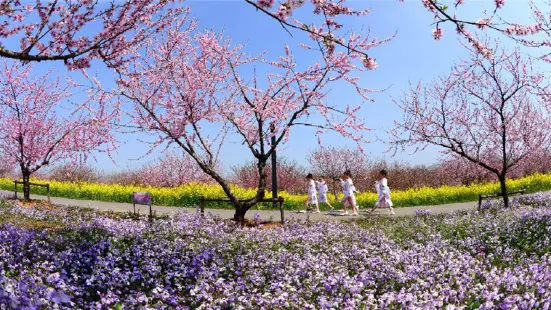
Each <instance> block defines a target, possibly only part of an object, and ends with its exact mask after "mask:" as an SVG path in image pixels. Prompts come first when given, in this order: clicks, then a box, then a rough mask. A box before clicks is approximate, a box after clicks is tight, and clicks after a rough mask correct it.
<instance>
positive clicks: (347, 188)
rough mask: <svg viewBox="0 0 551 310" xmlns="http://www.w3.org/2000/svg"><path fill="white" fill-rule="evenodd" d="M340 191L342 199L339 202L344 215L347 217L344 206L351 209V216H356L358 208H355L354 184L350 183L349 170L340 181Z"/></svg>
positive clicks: (350, 175) (350, 174)
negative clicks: (342, 195)
mask: <svg viewBox="0 0 551 310" xmlns="http://www.w3.org/2000/svg"><path fill="white" fill-rule="evenodd" d="M341 184H342V191H343V194H344V198H343V199H342V200H341V203H342V208H343V209H344V215H348V211H347V208H346V206H347V205H349V206H351V207H352V215H358V208H357V207H356V196H355V195H354V190H355V187H354V182H352V173H350V170H346V171H345V172H344V174H343V178H342V180H341Z"/></svg>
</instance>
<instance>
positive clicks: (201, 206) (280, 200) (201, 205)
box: [199, 196, 285, 224]
mask: <svg viewBox="0 0 551 310" xmlns="http://www.w3.org/2000/svg"><path fill="white" fill-rule="evenodd" d="M239 201H240V202H241V201H246V200H239ZM284 201H285V199H283V197H281V196H279V197H278V198H272V199H262V200H260V201H259V203H260V202H271V203H273V204H276V203H278V204H279V212H280V214H281V224H284V223H285V214H284V212H283V202H284ZM205 202H223V203H231V200H229V199H207V198H204V197H201V198H199V210H200V211H201V216H204V215H205Z"/></svg>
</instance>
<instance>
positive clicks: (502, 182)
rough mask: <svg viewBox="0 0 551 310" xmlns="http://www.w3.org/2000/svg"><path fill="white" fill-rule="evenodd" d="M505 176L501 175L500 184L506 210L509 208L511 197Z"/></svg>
mask: <svg viewBox="0 0 551 310" xmlns="http://www.w3.org/2000/svg"><path fill="white" fill-rule="evenodd" d="M506 182H507V181H506V178H505V174H501V175H499V184H500V186H501V194H502V195H503V206H504V207H505V208H508V207H509V195H508V193H507V183H506Z"/></svg>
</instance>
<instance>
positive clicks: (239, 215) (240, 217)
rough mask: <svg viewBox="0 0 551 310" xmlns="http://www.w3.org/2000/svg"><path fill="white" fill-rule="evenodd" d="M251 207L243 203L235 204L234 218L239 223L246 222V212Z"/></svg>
mask: <svg viewBox="0 0 551 310" xmlns="http://www.w3.org/2000/svg"><path fill="white" fill-rule="evenodd" d="M249 208H250V207H246V206H244V205H242V204H240V205H239V206H235V214H234V215H233V220H234V221H236V222H238V223H244V222H245V214H246V213H247V211H248V210H249Z"/></svg>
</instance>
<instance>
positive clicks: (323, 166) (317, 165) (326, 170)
mask: <svg viewBox="0 0 551 310" xmlns="http://www.w3.org/2000/svg"><path fill="white" fill-rule="evenodd" d="M308 162H309V163H310V165H311V166H312V168H313V169H314V171H315V172H316V174H319V175H323V176H325V177H326V178H327V180H326V181H328V182H331V185H332V186H331V189H332V192H333V194H334V195H335V196H337V195H338V192H339V186H340V184H338V182H337V181H338V180H339V179H340V178H341V177H342V175H343V173H344V171H345V170H350V171H351V172H352V175H353V176H354V178H356V177H359V176H360V175H361V176H362V177H364V178H368V179H370V176H371V175H370V174H369V172H368V171H369V170H370V169H369V163H368V162H367V158H366V157H365V156H364V154H363V153H362V152H361V151H360V150H357V149H350V148H338V147H331V146H320V147H318V148H317V149H315V150H313V151H312V152H310V155H309V156H308ZM354 183H355V185H356V186H357V187H358V185H359V183H365V182H358V181H356V180H354ZM364 189H365V188H364Z"/></svg>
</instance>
